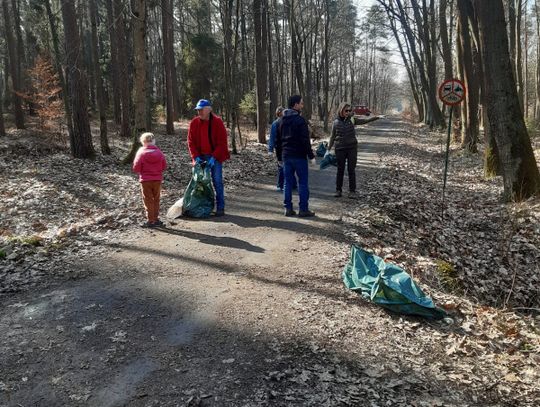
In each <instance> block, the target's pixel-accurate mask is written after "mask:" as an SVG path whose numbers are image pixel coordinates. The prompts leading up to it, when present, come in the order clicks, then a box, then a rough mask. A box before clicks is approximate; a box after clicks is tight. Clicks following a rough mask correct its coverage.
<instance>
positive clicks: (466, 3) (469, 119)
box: [457, 0, 479, 153]
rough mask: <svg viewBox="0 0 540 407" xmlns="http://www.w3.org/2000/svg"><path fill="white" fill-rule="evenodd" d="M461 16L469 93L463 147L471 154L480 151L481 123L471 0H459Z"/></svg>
mask: <svg viewBox="0 0 540 407" xmlns="http://www.w3.org/2000/svg"><path fill="white" fill-rule="evenodd" d="M457 6H458V7H457V8H458V14H459V40H460V45H461V51H462V54H463V55H462V56H463V59H462V61H461V62H462V67H463V76H462V78H463V81H464V83H465V86H466V89H467V93H466V94H465V99H466V105H465V106H463V109H462V116H464V117H465V120H463V127H462V141H461V146H462V147H463V148H465V149H466V150H467V151H469V152H471V153H476V152H477V151H478V149H477V144H478V137H479V123H478V91H479V89H478V78H477V77H476V74H475V71H474V68H473V44H472V41H471V35H470V32H469V20H470V19H471V18H473V16H472V14H473V10H472V3H471V2H470V0H458V1H457Z"/></svg>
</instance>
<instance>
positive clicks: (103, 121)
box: [89, 0, 111, 154]
mask: <svg viewBox="0 0 540 407" xmlns="http://www.w3.org/2000/svg"><path fill="white" fill-rule="evenodd" d="M89 5H90V22H91V26H92V60H93V65H94V77H95V80H96V93H97V107H98V110H99V141H100V146H101V153H102V154H110V153H111V148H110V147H109V139H108V137H107V114H106V112H107V107H106V106H105V97H104V92H103V78H102V77H101V67H100V64H99V49H98V46H99V45H98V34H97V24H98V16H97V5H96V0H90V2H89Z"/></svg>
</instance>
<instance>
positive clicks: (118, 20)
mask: <svg viewBox="0 0 540 407" xmlns="http://www.w3.org/2000/svg"><path fill="white" fill-rule="evenodd" d="M123 11H124V4H123V1H122V0H114V21H115V30H114V31H115V32H116V44H117V46H118V72H119V78H118V79H119V80H120V86H119V88H120V103H121V106H122V111H121V112H122V123H121V127H120V137H124V138H128V137H131V121H130V120H131V117H130V110H131V95H130V91H129V68H128V49H127V48H128V42H127V37H126V31H125V27H126V24H125V20H124V12H123Z"/></svg>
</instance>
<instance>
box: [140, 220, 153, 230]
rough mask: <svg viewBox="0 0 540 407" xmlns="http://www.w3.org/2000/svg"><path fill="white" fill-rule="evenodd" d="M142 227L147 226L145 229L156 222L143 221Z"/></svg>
mask: <svg viewBox="0 0 540 407" xmlns="http://www.w3.org/2000/svg"><path fill="white" fill-rule="evenodd" d="M141 227H142V228H145V229H148V228H153V227H154V224H153V223H152V222H143V223H141Z"/></svg>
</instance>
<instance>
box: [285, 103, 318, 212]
mask: <svg viewBox="0 0 540 407" xmlns="http://www.w3.org/2000/svg"><path fill="white" fill-rule="evenodd" d="M288 106H289V108H288V109H286V110H285V111H284V112H283V117H282V118H281V122H280V123H279V126H278V132H277V137H276V155H277V159H278V162H279V163H280V164H283V171H284V175H285V188H284V192H283V206H284V207H285V216H294V215H296V212H295V211H294V209H293V205H292V186H293V182H294V174H296V176H297V177H298V195H299V198H300V202H299V205H298V206H299V208H300V211H299V212H298V216H300V217H303V218H304V217H309V216H314V215H315V213H314V212H312V211H310V210H309V186H308V173H309V172H308V159H310V160H313V161H314V160H315V155H314V154H313V151H312V150H311V141H310V139H309V129H308V125H307V122H306V120H305V119H304V118H303V117H302V116H301V115H300V112H301V111H302V108H303V107H304V101H303V100H302V96H300V95H293V96H291V97H290V98H289V105H288Z"/></svg>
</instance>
